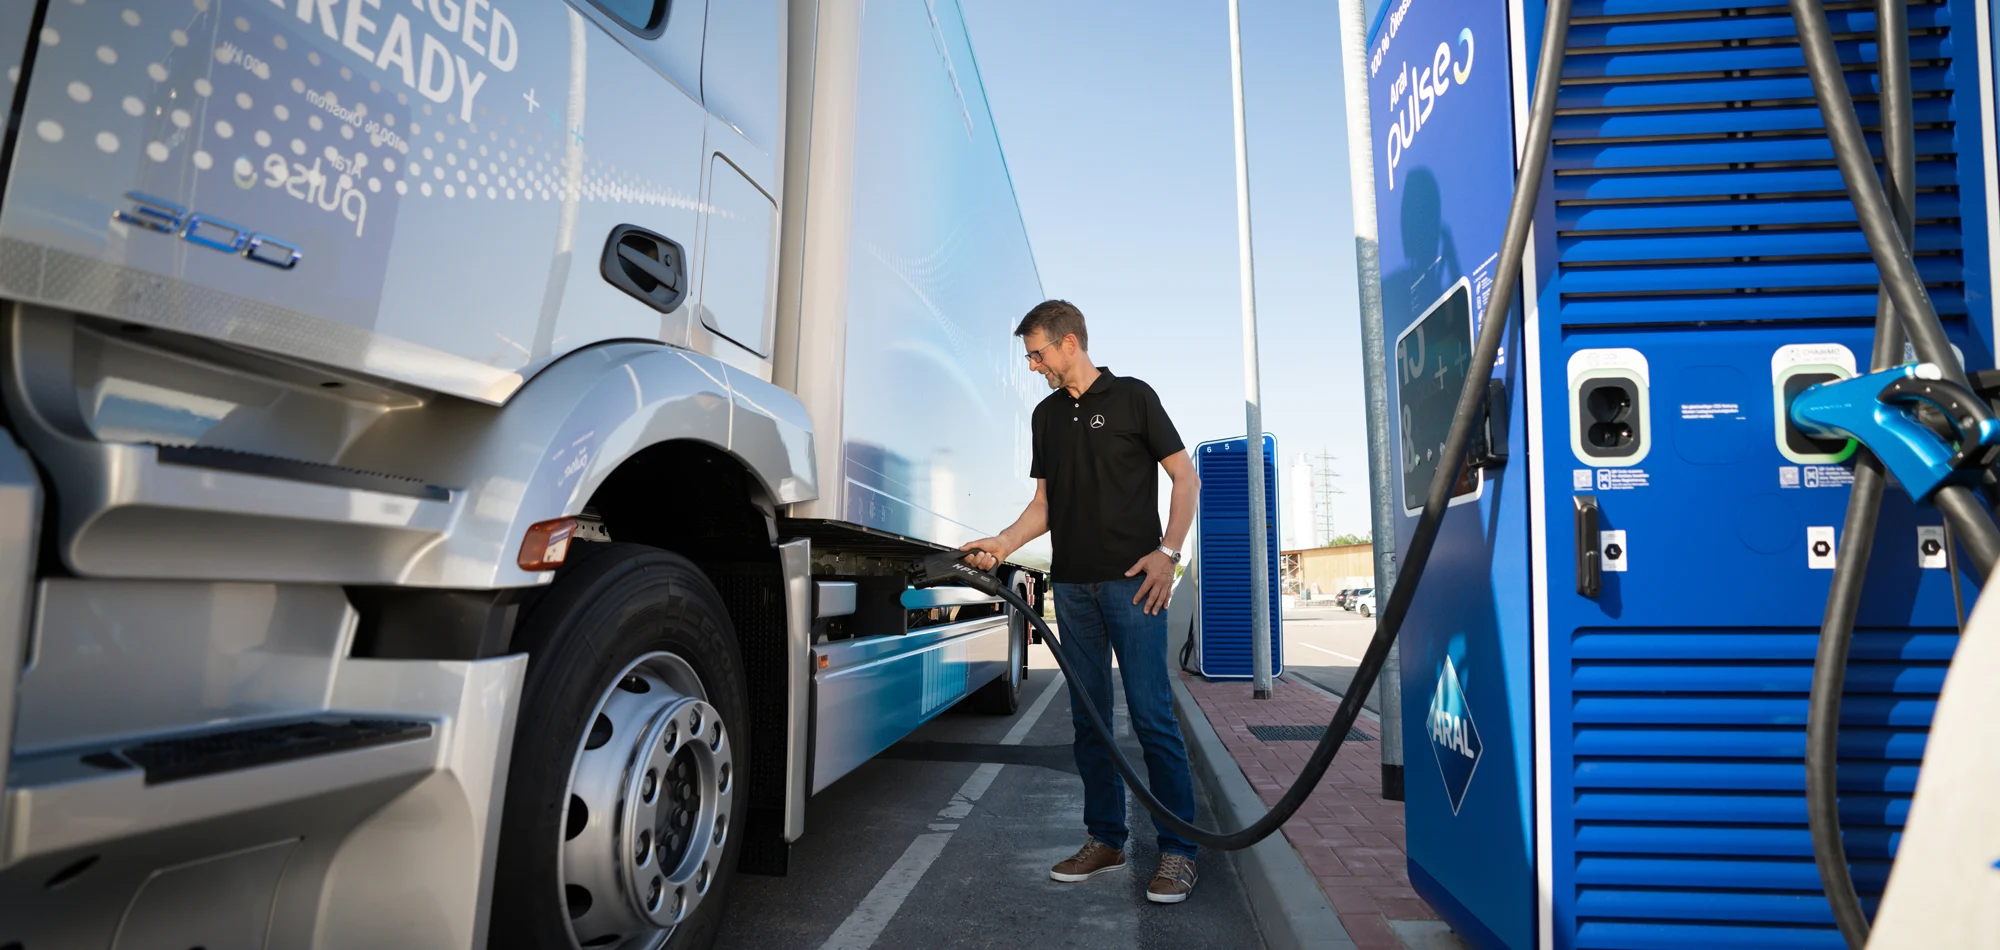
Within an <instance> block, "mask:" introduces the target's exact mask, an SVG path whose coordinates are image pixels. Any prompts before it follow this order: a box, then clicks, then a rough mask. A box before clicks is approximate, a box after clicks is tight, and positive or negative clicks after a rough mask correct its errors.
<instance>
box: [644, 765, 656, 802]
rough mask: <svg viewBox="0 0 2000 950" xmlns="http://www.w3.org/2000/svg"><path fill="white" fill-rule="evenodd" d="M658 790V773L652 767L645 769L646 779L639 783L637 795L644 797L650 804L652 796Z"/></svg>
mask: <svg viewBox="0 0 2000 950" xmlns="http://www.w3.org/2000/svg"><path fill="white" fill-rule="evenodd" d="M659 792H660V774H659V773H658V772H655V771H653V770H652V769H647V770H646V780H645V781H644V782H641V783H640V785H639V797H640V798H643V799H645V800H646V803H647V804H652V801H653V796H654V795H657V794H659Z"/></svg>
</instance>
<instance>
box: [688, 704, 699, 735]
mask: <svg viewBox="0 0 2000 950" xmlns="http://www.w3.org/2000/svg"><path fill="white" fill-rule="evenodd" d="M688 731H689V732H691V733H693V734H695V735H701V710H700V709H696V710H694V711H693V712H690V713H688Z"/></svg>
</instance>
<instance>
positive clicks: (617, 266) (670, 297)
mask: <svg viewBox="0 0 2000 950" xmlns="http://www.w3.org/2000/svg"><path fill="white" fill-rule="evenodd" d="M598 272H599V273H601V274H603V275H604V279H605V280H607V281H610V283H611V286H613V287H616V288H618V289H619V290H622V291H624V292H626V293H628V294H631V295H632V296H634V297H637V298H639V300H640V301H641V302H643V303H644V304H646V306H649V307H652V308H653V309H655V310H658V311H660V312H661V313H672V312H673V311H674V308H675V307H678V306H680V305H681V300H682V299H684V298H686V297H687V289H688V288H687V285H688V280H687V252H686V251H685V250H683V249H682V248H681V246H680V245H679V244H676V243H674V242H673V241H672V240H670V239H668V238H666V237H663V236H661V235H658V234H655V233H653V232H651V231H648V230H646V229H645V228H641V227H635V226H633V225H630V224H621V225H619V226H618V227H615V228H612V229H611V237H610V238H609V239H607V240H606V241H605V242H604V258H603V260H602V261H601V262H600V263H599V264H598Z"/></svg>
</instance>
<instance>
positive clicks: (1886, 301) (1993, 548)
mask: <svg viewBox="0 0 2000 950" xmlns="http://www.w3.org/2000/svg"><path fill="white" fill-rule="evenodd" d="M1789 3H1790V6H1791V14H1792V22H1793V25H1794V27H1795V28H1796V30H1797V32H1798V37H1799V47H1800V50H1801V52H1803V53H1804V56H1805V64H1806V72H1807V74H1808V76H1809V77H1810V78H1811V81H1812V87H1813V96H1814V98H1815V100H1816V101H1817V103H1818V105H1819V111H1820V116H1821V118H1822V120H1823V121H1824V123H1825V125H1826V130H1827V137H1828V139H1829V140H1830V141H1831V142H1832V143H1833V151H1834V157H1835V160H1836V162H1837V163H1838V165H1839V166H1840V174H1841V180H1842V182H1843V183H1844V184H1845V185H1846V187H1847V194H1848V199H1849V200H1850V201H1851V202H1852V204H1853V205H1854V212H1855V217H1856V218H1857V219H1858V220H1859V222H1860V224H1861V229H1862V232H1863V234H1864V236H1865V237H1866V238H1867V241H1868V250H1869V253H1870V254H1871V256H1872V257H1873V258H1874V260H1875V266H1876V269H1877V270H1878V271H1880V273H1881V275H1882V277H1881V290H1880V298H1881V299H1880V301H1879V304H1878V314H1877V319H1876V337H1875V346H1874V354H1873V361H1872V362H1873V364H1874V368H1875V369H1883V368H1886V367H1887V366H1893V365H1896V364H1899V363H1901V362H1903V343H1902V338H1903V336H1904V335H1907V336H1908V337H1909V340H1910V345H1911V347H1912V348H1913V349H1915V350H1916V353H1917V356H1918V358H1919V359H1922V360H1924V361H1925V362H1929V363H1932V364H1935V365H1936V366H1938V367H1939V369H1940V371H1941V372H1942V373H1943V374H1944V376H1945V378H1946V379H1948V380H1951V381H1952V382H1955V383H1958V384H1959V385H1961V386H1965V387H1967V388H1970V384H1969V381H1968V380H1967V379H1966V377H1965V371H1964V368H1963V367H1961V366H1960V365H1959V363H1958V359H1957V357H1956V355H1955V354H1954V353H1953V352H1952V350H1951V344H1950V342H1949V341H1948V340H1947V339H1946V337H1945V333H1944V324H1943V323H1942V322H1941V321H1940V320H1939V319H1938V316H1937V311H1936V309H1935V308H1934V307H1933V306H1932V304H1931V300H1930V295H1929V293H1928V292H1927V291H1926V290H1925V288H1924V285H1923V280H1922V278H1921V277H1920V276H1919V275H1918V273H1917V270H1916V264H1915V261H1914V260H1913V259H1912V257H1911V254H1910V248H1911V244H1912V240H1913V231H1912V227H1911V221H1912V210H1911V202H1912V200H1913V194H1914V190H1915V187H1916V186H1915V146H1914V142H1913V139H1912V124H1911V105H1910V78H1909V77H1910V61H1909V22H1908V11H1907V9H1906V8H1905V2H1904V0H1883V2H1881V3H1878V4H1877V5H1876V16H1877V21H1876V32H1877V41H1878V46H1877V48H1878V62H1877V66H1878V72H1879V74H1880V75H1881V82H1882V87H1881V88H1882V96H1881V107H1882V137H1883V152H1884V157H1885V158H1886V159H1887V164H1888V172H1889V187H1890V189H1892V190H1893V191H1894V192H1895V196H1896V198H1897V205H1898V206H1897V207H1893V208H1892V207H1891V205H1890V203H1889V200H1888V199H1889V196H1888V195H1887V194H1886V193H1885V190H1884V188H1883V186H1882V183H1881V182H1879V181H1877V180H1876V177H1875V160H1874V156H1873V155H1872V154H1871V153H1870V152H1869V150H1868V142H1867V139H1866V138H1865V136H1864V133H1863V130H1862V128H1861V120H1860V117H1859V116H1858V115H1857V114H1856V113H1855V111H1854V99H1853V97H1852V96H1851V95H1850V94H1849V92H1848V88H1847V77H1846V73H1845V71H1844V69H1843V67H1842V65H1841V62H1840V55H1839V52H1838V51H1837V50H1836V48H1835V46H1834V38H1833V32H1832V28H1831V26H1830V25H1829V24H1828V23H1827V19H1826V11H1825V8H1824V7H1823V6H1822V4H1821V2H1820V0H1789ZM1897 212H1901V213H1900V214H1898V213H1897ZM1885 480H1886V479H1885V477H1884V474H1883V471H1882V466H1881V463H1880V462H1879V461H1877V460H1876V459H1875V457H1874V456H1873V455H1872V454H1871V453H1869V452H1868V451H1867V450H1866V448H1862V449H1860V450H1857V452H1856V465H1855V480H1854V486H1853V494H1852V495H1851V496H1850V497H1849V499H1848V509H1847V517H1846V522H1845V526H1844V529H1845V531H1846V534H1845V535H1844V537H1843V539H1842V545H1841V546H1842V548H1843V549H1844V550H1843V551H1842V555H1841V557H1840V559H1839V560H1838V561H1837V562H1836V565H1835V568H1834V576H1833V580H1832V585H1831V587H1830V589H1829V590H1828V591H1827V603H1826V612H1825V614H1824V615H1823V619H1822V622H1821V627H1820V642H1819V648H1818V652H1817V654H1816V656H1815V658H1814V661H1813V682H1812V694H1811V699H1810V701H1809V705H1808V708H1807V714H1806V816H1807V823H1808V825H1809V827H1810V829H1811V835H1812V843H1813V861H1814V863H1815V865H1817V867H1818V869H1819V875H1820V883H1821V885H1822V886H1823V887H1824V889H1825V891H1826V899H1827V903H1828V905H1829V906H1830V907H1831V908H1832V911H1833V917H1834V922H1835V924H1837V925H1838V926H1839V928H1840V933H1841V936H1842V937H1843V938H1844V939H1845V941H1846V943H1847V946H1848V947H1849V948H1850V950H1861V948H1862V947H1863V946H1865V945H1866V944H1867V942H1868V916H1867V914H1866V912H1865V910H1864V909H1863V908H1862V906H1861V899H1860V897H1859V895H1858V894H1857V893H1856V891H1855V888H1854V879H1853V875H1852V873H1851V871H1850V869H1849V867H1848V863H1847V849H1846V846H1845V844H1844V843H1843V841H1842V837H1841V830H1840V800H1839V787H1838V777H1837V772H1838V765H1839V761H1838V760H1839V745H1840V698H1841V691H1842V689H1843V688H1844V686H1845V682H1846V673H1847V658H1848V653H1849V648H1850V646H1851V645H1852V642H1853V635H1854V622H1855V616H1856V613H1857V611H1858V610H1859V608H1860V602H1861V585H1862V579H1863V577H1864V575H1865V574H1866V573H1867V569H1868V555H1869V551H1870V549H1871V548H1872V547H1873V545H1874V536H1875V524H1876V518H1877V515H1878V514H1879V512H1880V508H1881V499H1882V489H1883V485H1884V482H1885ZM1933 504H1934V505H1935V506H1936V507H1937V508H1938V510H1939V511H1940V512H1942V513H1943V514H1944V516H1945V520H1946V523H1947V525H1949V526H1950V527H1951V528H1953V529H1955V530H1953V531H1952V532H1951V534H1952V535H1954V536H1956V537H1958V538H1960V539H1962V540H1963V541H1964V543H1965V546H1966V553H1967V554H1968V555H1969V556H1970V557H1971V558H1972V562H1973V567H1974V569H1975V570H1976V571H1978V572H1979V575H1980V576H1981V577H1984V576H1986V575H1987V574H1989V573H1990V572H1991V571H1992V569H1993V566H1994V562H1995V560H1996V559H2000V528H1996V526H1995V525H1994V523H1993V520H1992V515H1991V513H1990V512H1989V511H1988V510H1987V509H1986V506H1985V505H1984V504H1983V503H1981V501H1980V499H1979V497H1978V495H1977V494H1976V493H1975V492H1974V491H1973V490H1972V489H1970V488H1966V487H1964V486H1958V485H1952V486H1946V487H1945V488H1941V489H1939V490H1938V491H1937V493H1936V494H1935V495H1934V498H1933ZM1948 567H1949V569H1951V570H1953V571H1954V572H1955V571H1956V567H1955V566H1952V565H1948ZM1956 581H1957V577H1956V574H1955V573H1954V576H1953V582H1954V591H1956Z"/></svg>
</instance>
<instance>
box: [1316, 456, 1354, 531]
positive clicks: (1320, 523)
mask: <svg viewBox="0 0 2000 950" xmlns="http://www.w3.org/2000/svg"><path fill="white" fill-rule="evenodd" d="M1333 459H1334V457H1333V455H1331V454H1329V453H1328V452H1327V451H1326V449H1324V448H1321V449H1320V450H1319V459H1318V464H1317V465H1315V466H1314V467H1313V494H1314V496H1315V497H1314V498H1313V522H1314V525H1315V526H1316V527H1315V530H1316V533H1317V534H1318V535H1319V537H1317V538H1315V539H1314V542H1315V543H1314V546H1315V547H1318V546H1320V545H1324V544H1327V543H1329V542H1331V541H1332V540H1333V535H1334V530H1333V527H1334V526H1333V496H1335V495H1342V494H1346V493H1345V492H1343V491H1341V490H1340V486H1338V485H1335V484H1334V483H1333V480H1334V479H1336V478H1339V477H1340V476H1338V475H1336V474H1334V471H1333Z"/></svg>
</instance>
